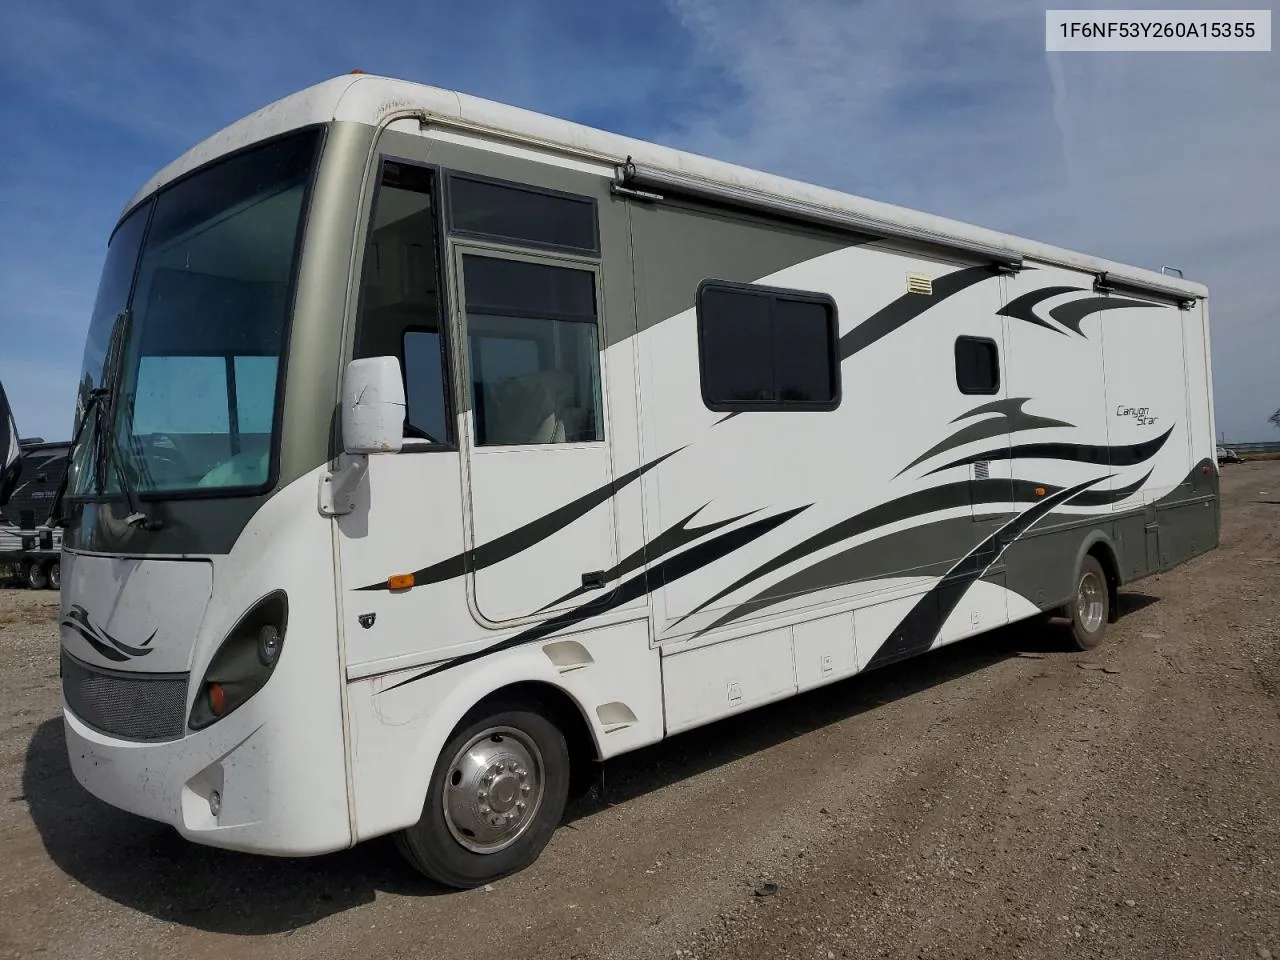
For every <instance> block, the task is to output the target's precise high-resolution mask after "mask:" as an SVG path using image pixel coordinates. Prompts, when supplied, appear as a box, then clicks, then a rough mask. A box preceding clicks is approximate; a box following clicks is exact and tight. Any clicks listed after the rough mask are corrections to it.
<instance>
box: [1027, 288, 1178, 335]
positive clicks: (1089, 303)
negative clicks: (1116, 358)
mask: <svg viewBox="0 0 1280 960" xmlns="http://www.w3.org/2000/svg"><path fill="white" fill-rule="evenodd" d="M1158 306H1160V304H1158V303H1149V302H1147V301H1146V300H1128V299H1126V298H1124V297H1085V298H1084V299H1083V300H1072V301H1071V302H1070V303H1064V304H1062V305H1061V306H1057V307H1054V308H1053V309H1052V310H1050V311H1049V316H1051V317H1053V319H1055V320H1057V321H1058V322H1059V323H1060V324H1062V325H1063V326H1064V327H1066V328H1067V329H1068V330H1070V331H1071V332H1072V333H1076V334H1079V335H1080V336H1082V337H1083V336H1084V334H1083V333H1081V332H1080V324H1082V323H1084V320H1085V318H1086V317H1088V316H1090V315H1092V314H1095V313H1101V312H1102V311H1103V310H1122V309H1124V308H1125V307H1158Z"/></svg>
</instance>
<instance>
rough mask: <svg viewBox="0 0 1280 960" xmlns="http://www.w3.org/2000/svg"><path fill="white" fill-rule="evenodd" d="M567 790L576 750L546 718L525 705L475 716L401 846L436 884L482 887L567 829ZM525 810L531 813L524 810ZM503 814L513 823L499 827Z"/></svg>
mask: <svg viewBox="0 0 1280 960" xmlns="http://www.w3.org/2000/svg"><path fill="white" fill-rule="evenodd" d="M522 774H523V775H522ZM486 777H488V778H490V779H489V780H488V781H486V779H485V778H486ZM494 777H496V780H494V779H492V778H494ZM526 787H528V790H525V788H526ZM568 792H569V748H568V745H567V743H566V741H565V737H564V734H563V733H562V732H561V731H560V729H559V728H558V727H557V726H556V725H555V724H554V723H552V722H551V721H550V720H549V719H547V717H546V716H544V715H543V714H542V713H541V712H539V711H538V710H537V709H536V708H534V707H530V706H528V705H525V704H497V705H490V706H488V707H484V708H480V709H478V710H473V711H472V712H471V713H470V714H468V715H467V716H466V717H464V718H463V719H462V721H461V723H459V724H458V727H457V729H456V730H455V732H454V734H453V736H451V737H450V738H449V742H448V743H446V744H445V747H444V749H443V750H442V751H441V752H440V758H439V759H438V760H437V761H436V767H435V770H434V771H433V772H432V774H431V783H430V785H429V786H428V788H427V797H426V800H425V801H424V802H423V805H422V816H421V817H420V818H419V820H418V822H417V823H415V824H414V825H413V826H411V827H407V828H406V829H404V830H402V831H400V833H399V834H397V836H396V843H397V846H398V847H399V848H400V852H401V853H402V854H403V855H404V856H405V858H406V859H407V860H408V861H409V862H410V863H411V864H413V866H414V867H415V868H417V869H418V870H419V871H420V872H421V873H423V874H425V875H426V876H428V877H429V878H431V879H432V880H435V881H436V882H437V883H442V884H444V885H445V886H448V887H455V888H457V889H460V890H466V889H470V888H472V887H478V886H481V885H482V884H485V883H489V882H490V881H493V880H497V879H498V878H500V877H505V876H508V875H509V874H512V873H516V872H518V871H520V870H523V869H524V868H525V867H527V866H529V865H530V864H531V863H533V862H534V861H535V860H536V859H537V858H538V855H539V854H541V853H542V850H543V848H544V847H546V845H547V842H548V841H549V840H550V839H551V835H552V834H553V833H555V831H556V828H557V827H558V826H559V825H560V818H561V817H562V816H563V815H564V808H565V801H566V798H567V796H568ZM490 801H492V803H493V806H492V807H490V806H489V802H490ZM522 804H528V806H526V807H524V809H525V810H526V811H528V812H527V813H526V814H522V813H521V812H520V810H519V809H517V808H519V807H520V806H521V805H522ZM530 807H531V808H532V809H530ZM504 815H505V816H507V817H511V818H514V822H512V823H509V824H503V825H499V826H495V825H494V818H499V819H500V818H501V817H502V816H504ZM525 817H527V819H524V818H525Z"/></svg>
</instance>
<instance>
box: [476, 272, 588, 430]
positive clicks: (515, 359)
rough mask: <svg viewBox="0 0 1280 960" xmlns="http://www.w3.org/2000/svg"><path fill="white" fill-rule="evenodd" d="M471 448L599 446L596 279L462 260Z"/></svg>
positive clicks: (585, 274) (586, 276) (570, 273)
mask: <svg viewBox="0 0 1280 960" xmlns="http://www.w3.org/2000/svg"><path fill="white" fill-rule="evenodd" d="M462 273H463V289H464V291H465V295H466V312H467V348H468V353H469V355H470V358H471V388H472V396H473V403H474V407H475V424H476V443H477V444H478V445H481V446H487V445H495V444H543V443H574V442H583V441H589V440H602V439H603V438H604V424H603V419H602V416H601V400H600V345H599V339H598V329H597V321H596V305H595V303H596V300H595V274H593V273H592V272H591V271H590V270H574V269H570V268H567V267H556V266H550V265H547V264H539V263H529V262H526V261H520V260H503V259H498V258H496V257H482V256H477V255H472V254H467V255H465V256H464V257H463V258H462Z"/></svg>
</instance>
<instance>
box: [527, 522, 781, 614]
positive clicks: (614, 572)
mask: <svg viewBox="0 0 1280 960" xmlns="http://www.w3.org/2000/svg"><path fill="white" fill-rule="evenodd" d="M708 506H710V503H704V504H703V505H702V506H700V507H699V508H698V509H697V510H695V511H693V513H691V514H689V515H688V516H687V517H685V518H684V519H683V520H681V521H680V522H679V523H677V524H676V525H675V526H674V527H671V528H669V529H667V530H664V531H662V533H660V534H658V535H657V536H656V537H654V538H653V539H652V540H650V541H649V542H648V543H646V544H645V545H644V546H642V547H641V548H640V549H639V550H637V551H635V552H634V553H632V554H630V555H629V556H627V557H626V558H624V559H623V560H622V562H621V563H619V564H618V565H617V566H615V567H613V568H612V569H610V570H606V571H605V574H604V579H605V582H606V583H607V582H610V581H613V580H617V579H619V578H621V577H624V576H626V575H627V574H628V573H632V572H634V571H636V570H639V569H640V568H641V567H643V566H644V565H645V563H651V562H653V561H654V560H657V559H658V558H659V557H664V556H666V555H667V554H668V553H672V552H673V551H676V550H679V549H680V548H681V547H683V546H685V545H686V544H690V543H693V541H695V540H698V539H700V538H702V537H705V536H706V535H707V534H709V533H714V532H715V531H716V530H720V529H722V528H723V527H727V526H729V525H730V524H734V523H737V522H738V521H739V520H745V519H746V518H747V517H749V516H751V514H753V513H759V512H760V511H759V510H752V511H751V512H750V513H742V514H739V515H738V516H736V517H729V518H727V519H725V520H716V521H713V522H712V523H704V524H703V525H702V526H700V527H690V526H689V524H690V523H691V522H692V520H693V518H694V517H696V516H697V515H698V514H700V513H701V512H702V511H703V510H705V509H707V507H708ZM588 592H589V590H588V588H587V587H578V588H577V589H576V590H571V591H570V592H569V593H566V594H565V595H564V596H563V597H558V598H556V599H555V600H552V601H551V602H550V603H548V604H546V605H545V606H544V607H542V608H541V609H539V610H538V613H541V612H542V611H543V610H550V609H551V608H552V607H558V606H560V605H561V604H562V603H566V602H567V601H569V600H573V599H574V598H576V597H581V596H583V595H584V594H586V593H588Z"/></svg>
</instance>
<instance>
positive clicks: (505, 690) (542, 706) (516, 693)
mask: <svg viewBox="0 0 1280 960" xmlns="http://www.w3.org/2000/svg"><path fill="white" fill-rule="evenodd" d="M499 703H501V704H503V705H506V706H510V705H512V704H519V705H521V706H527V707H533V708H534V709H536V710H538V711H540V712H541V713H543V714H545V715H546V717H547V719H549V720H550V721H551V722H552V723H554V724H555V725H556V726H557V727H558V728H559V729H560V732H561V733H563V734H564V739H565V744H566V746H568V748H569V778H570V779H569V795H570V797H578V796H581V795H583V794H585V793H586V792H587V790H588V789H589V788H590V786H591V784H592V782H593V775H594V772H595V763H594V761H595V760H596V743H595V739H594V738H593V737H592V735H591V727H590V726H589V725H588V723H587V719H586V717H584V716H583V715H582V710H581V709H580V708H579V706H578V704H577V703H576V702H575V701H574V700H573V698H572V697H570V696H569V695H568V694H567V693H565V692H564V691H563V690H561V689H560V688H559V687H554V686H552V685H551V684H549V683H541V682H539V681H536V680H530V681H526V682H523V683H513V684H511V685H510V686H506V687H501V688H500V689H498V690H495V691H493V693H491V694H489V695H488V696H486V697H485V698H484V699H482V700H481V701H480V702H479V703H477V704H476V705H475V706H474V707H473V708H472V709H471V710H470V711H468V713H469V714H470V713H475V712H476V711H477V710H480V709H481V708H486V707H489V706H491V705H493V706H496V705H497V704H499Z"/></svg>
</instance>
